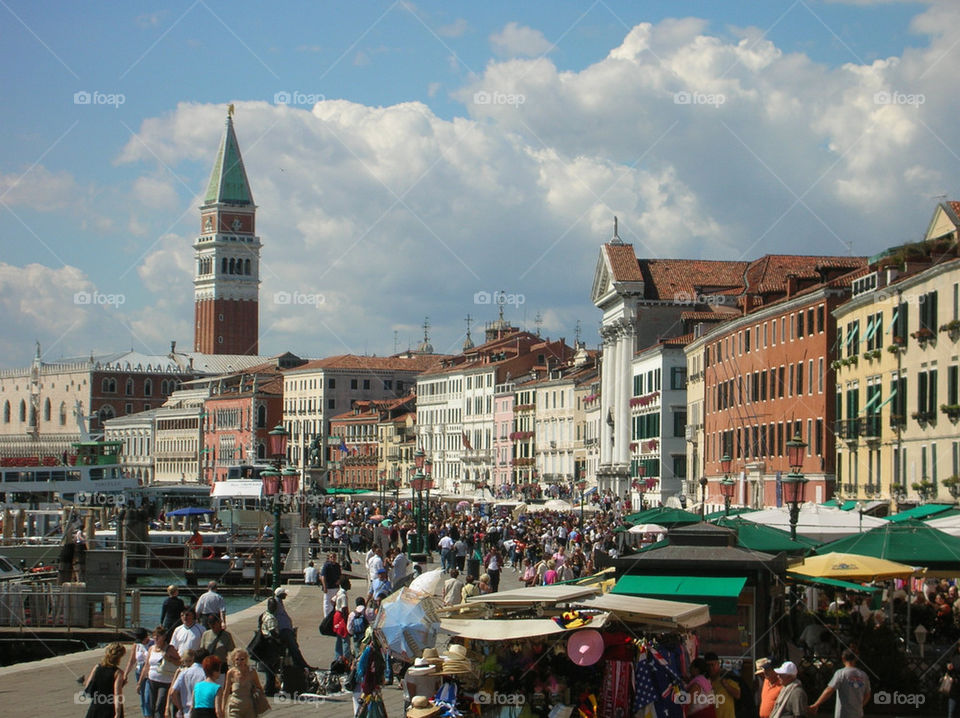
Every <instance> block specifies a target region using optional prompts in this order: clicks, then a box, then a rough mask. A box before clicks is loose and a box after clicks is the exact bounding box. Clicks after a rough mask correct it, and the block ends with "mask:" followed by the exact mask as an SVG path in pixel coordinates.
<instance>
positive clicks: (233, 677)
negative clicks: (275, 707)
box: [218, 648, 263, 718]
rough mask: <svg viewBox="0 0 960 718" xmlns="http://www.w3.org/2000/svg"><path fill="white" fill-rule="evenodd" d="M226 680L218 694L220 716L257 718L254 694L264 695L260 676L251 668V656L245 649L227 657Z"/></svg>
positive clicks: (225, 717)
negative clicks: (228, 668)
mask: <svg viewBox="0 0 960 718" xmlns="http://www.w3.org/2000/svg"><path fill="white" fill-rule="evenodd" d="M227 665H229V666H230V670H228V671H227V676H226V680H225V681H224V684H223V690H221V691H220V693H219V694H218V698H219V701H220V708H219V715H221V716H223V718H257V710H256V707H255V705H254V693H256V692H259V693H260V694H261V695H262V694H263V686H262V685H260V676H259V675H258V674H257V672H256V671H255V670H253V669H252V668H251V667H250V656H249V655H247V652H246V650H245V649H243V648H234V649H233V650H232V651H230V654H229V655H228V656H227Z"/></svg>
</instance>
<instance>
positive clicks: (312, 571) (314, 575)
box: [303, 561, 320, 586]
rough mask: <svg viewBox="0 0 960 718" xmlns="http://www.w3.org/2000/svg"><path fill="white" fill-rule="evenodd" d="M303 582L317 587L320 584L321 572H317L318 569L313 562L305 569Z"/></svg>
mask: <svg viewBox="0 0 960 718" xmlns="http://www.w3.org/2000/svg"><path fill="white" fill-rule="evenodd" d="M303 582H304V584H306V585H307V586H316V585H317V584H318V583H319V582H320V572H319V571H318V570H317V567H316V566H314V565H313V561H311V562H310V563H308V564H307V567H306V568H305V569H303Z"/></svg>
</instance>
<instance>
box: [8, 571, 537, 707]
mask: <svg viewBox="0 0 960 718" xmlns="http://www.w3.org/2000/svg"><path fill="white" fill-rule="evenodd" d="M433 568H439V566H438V565H436V564H430V565H428V566H427V569H428V570H430V569H433ZM351 580H352V583H353V586H354V590H352V591H350V592H349V596H350V605H351V606H352V605H353V600H354V598H355V597H356V596H359V595H362V592H363V591H365V590H366V587H367V583H366V581H365V580H364V579H362V578H357V579H353V578H352V579H351ZM519 586H520V582H519V581H518V580H517V577H516V574H515V573H514V571H513V569H511V568H505V569H504V570H503V571H502V578H501V583H500V588H501V590H508V589H513V588H517V587H519ZM287 589H288V591H289V595H288V597H287V599H286V605H287V611H288V612H289V613H290V616H291V617H292V618H293V621H294V625H295V626H297V627H298V630H299V638H300V646H301V649H302V650H303V654H304V656H305V657H306V659H307V660H308V661H309V662H310V663H311V664H312V665H316V666H320V667H321V668H323V667H327V666H329V665H330V663H331V661H332V660H333V649H334V639H333V638H328V637H326V636H321V635H320V634H319V632H318V631H317V626H318V625H319V624H320V619H321V618H322V615H323V604H322V598H321V592H320V589H319V588H318V587H315V586H302V585H290V586H287ZM264 608H265V601H264V602H262V603H259V604H257V605H254V606H251V607H250V608H247V609H245V610H243V611H241V612H239V613H236V614H232V615H229V616H228V617H227V624H228V625H227V629H228V630H229V631H230V632H231V633H232V634H233V636H234V638H235V640H236V642H237V645H242V646H245V645H246V644H247V642H248V641H249V640H250V637H251V636H252V635H253V631H254V630H255V628H256V625H257V617H258V616H259V615H260V614H261V613H262V612H263V610H264ZM154 618H159V617H154ZM25 635H29V634H26V633H25ZM439 642H440V646H438V647H443V646H444V645H445V640H444V638H443V637H441V638H440V639H439ZM128 651H129V647H128ZM102 655H103V651H102V649H97V650H92V651H84V652H82V653H74V654H70V655H67V656H61V657H55V658H46V659H44V660H40V661H32V662H30V663H21V664H18V665H15V666H8V667H5V668H0V705H2V709H0V716H3V718H35V717H36V716H83V715H85V714H86V710H87V706H86V704H85V703H83V701H82V698H81V690H80V686H79V685H78V684H77V678H78V677H79V676H86V675H87V673H89V671H90V669H91V668H92V667H93V666H94V665H96V663H97V661H99V659H100V658H101V657H102ZM127 655H129V653H128V654H127ZM126 658H127V656H124V660H126ZM262 677H263V676H262V674H261V679H262ZM125 697H126V716H127V718H141V714H140V709H139V698H138V696H137V694H136V688H135V686H134V685H133V679H132V676H131V682H130V683H129V684H128V685H127V688H126V692H125ZM383 698H384V703H385V705H386V707H387V715H388V716H390V718H399V717H402V716H403V695H402V692H401V691H400V690H399V688H398V687H397V684H396V683H394V685H393V686H386V687H384V689H383ZM273 706H274V707H273V710H271V711H270V713H269V715H270V716H273V717H275V718H287V717H291V718H292V717H294V716H318V715H319V716H324V718H326V717H327V716H330V717H331V718H350V716H352V715H353V701H352V695H351V694H349V693H344V694H341V695H333V696H328V697H327V698H326V699H325V700H324V701H323V702H322V703H319V704H318V703H310V704H304V703H297V702H293V701H289V700H288V701H283V700H282V699H274V700H273Z"/></svg>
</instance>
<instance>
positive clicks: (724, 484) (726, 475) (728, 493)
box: [720, 454, 737, 517]
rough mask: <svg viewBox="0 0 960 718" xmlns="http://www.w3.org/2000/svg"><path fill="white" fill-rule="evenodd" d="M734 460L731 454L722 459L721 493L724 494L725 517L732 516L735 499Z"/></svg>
mask: <svg viewBox="0 0 960 718" xmlns="http://www.w3.org/2000/svg"><path fill="white" fill-rule="evenodd" d="M732 461H733V460H732V459H731V458H730V455H729V454H724V455H723V457H722V458H721V459H720V468H721V469H722V470H723V480H722V481H720V493H721V494H723V515H724V516H725V517H726V516H729V515H730V501H731V500H732V499H733V492H734V490H735V489H736V485H737V483H736V482H735V481H734V480H733V479H731V478H730V464H731V463H732Z"/></svg>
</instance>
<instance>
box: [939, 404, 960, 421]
mask: <svg viewBox="0 0 960 718" xmlns="http://www.w3.org/2000/svg"><path fill="white" fill-rule="evenodd" d="M940 411H942V412H943V413H944V414H946V415H947V418H949V419H950V421H954V422H955V421H957V420H958V419H960V404H941V405H940Z"/></svg>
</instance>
